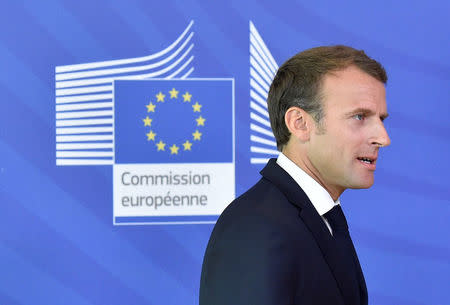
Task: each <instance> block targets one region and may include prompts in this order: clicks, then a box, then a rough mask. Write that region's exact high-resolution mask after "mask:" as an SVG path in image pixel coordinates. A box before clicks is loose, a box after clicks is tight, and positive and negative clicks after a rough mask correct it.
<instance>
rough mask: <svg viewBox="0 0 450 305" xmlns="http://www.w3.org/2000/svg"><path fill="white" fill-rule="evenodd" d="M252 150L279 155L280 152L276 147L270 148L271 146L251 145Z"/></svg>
mask: <svg viewBox="0 0 450 305" xmlns="http://www.w3.org/2000/svg"><path fill="white" fill-rule="evenodd" d="M250 151H251V152H255V153H262V154H272V155H278V154H279V153H280V152H279V151H278V150H276V149H269V148H263V147H258V146H250Z"/></svg>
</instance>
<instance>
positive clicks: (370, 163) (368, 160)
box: [357, 156, 377, 171]
mask: <svg viewBox="0 0 450 305" xmlns="http://www.w3.org/2000/svg"><path fill="white" fill-rule="evenodd" d="M357 159H358V161H359V162H361V163H362V165H364V166H365V167H366V168H367V169H368V170H370V171H374V170H375V168H376V165H375V164H376V163H377V157H372V156H370V157H367V156H366V157H358V158H357Z"/></svg>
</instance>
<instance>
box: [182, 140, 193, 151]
mask: <svg viewBox="0 0 450 305" xmlns="http://www.w3.org/2000/svg"><path fill="white" fill-rule="evenodd" d="M183 146H184V150H191V146H192V143H191V142H189V141H188V140H186V142H184V143H183Z"/></svg>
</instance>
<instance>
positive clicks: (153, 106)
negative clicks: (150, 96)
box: [145, 102, 156, 112]
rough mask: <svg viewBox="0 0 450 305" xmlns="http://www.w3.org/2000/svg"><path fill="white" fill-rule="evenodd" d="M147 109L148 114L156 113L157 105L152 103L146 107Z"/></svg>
mask: <svg viewBox="0 0 450 305" xmlns="http://www.w3.org/2000/svg"><path fill="white" fill-rule="evenodd" d="M145 107H147V112H155V108H156V105H153V104H152V102H150V103H149V104H148V105H145Z"/></svg>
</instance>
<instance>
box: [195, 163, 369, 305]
mask: <svg viewBox="0 0 450 305" xmlns="http://www.w3.org/2000/svg"><path fill="white" fill-rule="evenodd" d="M261 174H262V176H263V177H262V179H261V180H260V181H259V182H258V183H257V184H256V185H255V186H253V187H252V188H251V189H250V190H248V191H247V192H246V193H244V194H243V195H242V196H240V197H239V198H237V199H236V200H234V201H233V202H232V203H231V204H230V205H229V206H228V207H227V208H226V209H225V211H224V212H223V213H222V215H221V216H220V217H219V219H218V221H217V224H216V225H215V227H214V230H213V232H212V234H211V238H210V240H209V243H208V246H207V249H206V253H205V257H204V261H203V268H202V275H201V282H200V305H222V304H223V305H253V304H254V305H269V304H270V305H288V304H289V305H292V304H298V305H300V304H301V305H303V304H305V305H306V304H307V305H314V304H317V305H344V304H345V305H360V304H361V305H365V304H367V291H366V288H365V284H364V285H363V287H360V285H358V283H357V282H356V281H355V276H352V275H351V274H349V272H348V270H346V268H345V266H344V265H343V264H342V263H341V262H342V257H341V256H340V255H341V254H340V252H339V251H338V249H337V248H336V244H335V241H334V239H333V236H332V235H331V234H330V232H329V230H328V228H327V227H326V225H325V223H324V222H323V220H322V218H321V217H320V215H319V214H318V213H317V211H316V210H315V208H314V206H313V205H312V203H311V202H310V201H309V199H308V197H307V196H306V194H305V193H304V192H303V191H302V190H301V188H300V187H299V185H298V184H297V183H296V182H295V181H294V180H293V179H292V178H291V176H289V174H287V173H286V172H285V171H284V170H283V169H282V168H281V167H280V166H279V165H278V164H277V163H276V160H275V159H271V160H270V161H269V163H268V164H267V165H266V167H265V168H264V169H263V170H262V171H261ZM358 264H359V263H358ZM360 272H361V271H360ZM360 276H362V272H361V274H360ZM363 281H364V280H363ZM358 290H360V292H359V293H358ZM360 294H361V297H360V296H359V295H360Z"/></svg>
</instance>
